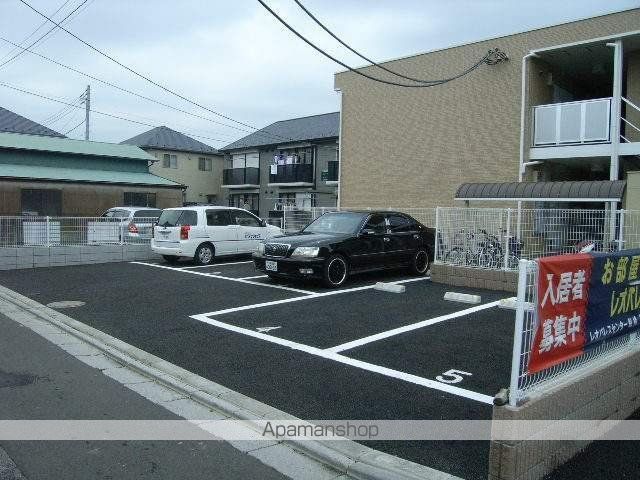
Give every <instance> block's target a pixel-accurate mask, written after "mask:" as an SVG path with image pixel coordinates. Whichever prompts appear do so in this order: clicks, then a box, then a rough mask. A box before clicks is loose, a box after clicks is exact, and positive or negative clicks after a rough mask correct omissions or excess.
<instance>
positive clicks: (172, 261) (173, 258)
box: [162, 255, 178, 265]
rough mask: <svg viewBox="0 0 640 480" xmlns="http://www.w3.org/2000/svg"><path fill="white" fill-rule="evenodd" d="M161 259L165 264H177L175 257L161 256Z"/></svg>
mask: <svg viewBox="0 0 640 480" xmlns="http://www.w3.org/2000/svg"><path fill="white" fill-rule="evenodd" d="M162 258H164V261H165V262H167V263H169V264H171V265H175V264H176V263H178V257H176V256H175V255H162Z"/></svg>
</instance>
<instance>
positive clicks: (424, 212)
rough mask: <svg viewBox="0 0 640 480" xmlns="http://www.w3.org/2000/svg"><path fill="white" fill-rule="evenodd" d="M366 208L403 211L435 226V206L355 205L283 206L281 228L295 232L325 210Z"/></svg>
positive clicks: (358, 209)
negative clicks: (379, 206) (369, 206)
mask: <svg viewBox="0 0 640 480" xmlns="http://www.w3.org/2000/svg"><path fill="white" fill-rule="evenodd" d="M368 210H376V211H381V210H382V211H385V210H386V211H393V212H403V213H406V214H407V215H411V216H412V217H413V218H415V219H416V220H418V221H419V222H421V223H422V224H424V225H426V226H427V227H432V228H435V221H436V209H435V208H403V207H398V208H391V207H389V208H375V209H372V208H368V207H365V208H356V207H348V208H345V207H340V208H339V207H312V208H306V209H302V208H296V207H291V206H288V207H285V208H284V215H283V229H284V230H285V231H286V232H287V233H290V232H297V231H300V230H302V229H303V228H304V227H306V226H307V225H308V224H309V223H311V222H312V221H313V220H315V219H316V218H318V217H319V216H320V215H323V214H325V213H327V212H338V211H368Z"/></svg>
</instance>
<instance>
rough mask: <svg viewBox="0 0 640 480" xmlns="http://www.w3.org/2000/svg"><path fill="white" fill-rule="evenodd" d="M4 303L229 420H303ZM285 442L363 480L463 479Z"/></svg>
mask: <svg viewBox="0 0 640 480" xmlns="http://www.w3.org/2000/svg"><path fill="white" fill-rule="evenodd" d="M2 303H4V304H5V308H0V312H2V313H4V314H5V315H7V316H10V317H11V318H13V319H14V320H16V321H20V320H19V318H20V317H21V316H22V317H23V318H22V320H24V321H25V322H27V323H28V320H29V319H28V318H24V317H25V312H28V313H30V314H31V315H33V316H36V317H37V318H38V319H40V320H42V321H45V322H48V323H50V324H52V325H54V326H56V327H58V328H60V329H61V330H63V331H65V332H67V333H69V334H71V335H73V336H75V337H77V338H78V339H80V340H82V341H83V342H86V343H88V344H90V345H92V346H93V347H95V348H97V349H98V350H100V351H101V352H103V353H104V355H106V356H107V357H110V358H111V359H113V360H115V361H116V362H118V363H120V364H122V365H125V366H127V367H128V368H130V369H132V370H134V371H136V372H138V373H140V374H142V375H144V376H146V377H149V378H150V379H152V380H153V381H154V382H156V383H158V384H161V385H163V386H165V387H168V388H170V389H172V390H174V391H176V392H178V393H180V394H181V395H184V396H185V397H188V398H191V399H192V400H194V401H196V402H198V403H200V404H202V405H204V406H205V407H207V408H210V409H212V410H217V411H218V412H220V413H222V414H223V415H224V416H227V417H230V418H234V419H240V420H256V419H265V418H268V419H271V420H299V419H298V418H296V417H294V416H292V415H289V414H288V413H286V412H283V411H281V410H278V409H276V408H273V407H271V406H269V405H267V404H264V403H262V402H259V401H257V400H254V399H252V398H249V397H247V396H245V395H242V394H240V393H238V392H235V391H233V390H230V389H228V388H226V387H224V386H222V385H220V384H218V383H215V382H212V381H210V380H207V379H206V378H204V377H200V376H199V375H196V374H194V373H191V372H189V371H188V370H185V369H183V368H181V367H178V366H176V365H174V364H172V363H170V362H167V361H165V360H162V359H161V358H159V357H156V356H155V355H152V354H150V353H147V352H145V351H143V350H140V349H138V348H136V347H134V346H132V345H129V344H127V343H125V342H123V341H121V340H118V339H117V338H115V337H112V336H111V335H108V334H106V333H104V332H101V331H100V330H97V329H95V328H93V327H90V326H89V325H86V324H84V323H82V322H79V321H77V320H74V319H73V318H71V317H68V316H67V315H64V314H62V313H60V312H57V311H55V310H52V309H51V308H49V307H46V306H44V305H42V304H39V303H37V302H35V301H34V300H31V299H30V298H27V297H25V296H23V295H21V294H19V293H17V292H14V291H12V290H10V289H8V288H6V287H2V286H0V306H2ZM7 306H8V307H9V308H6V307H7ZM281 443H283V444H286V445H288V446H289V447H291V448H292V449H293V450H295V451H298V452H300V453H303V454H305V455H307V456H309V457H312V458H313V459H315V460H316V461H318V462H320V463H321V464H323V465H325V466H327V467H329V468H332V469H334V470H336V471H337V472H339V473H341V474H344V475H348V476H349V477H351V478H355V479H359V480H418V479H421V480H425V479H426V480H461V479H459V477H455V476H453V475H450V474H448V473H445V472H441V471H439V470H435V469H432V468H429V467H426V466H423V465H419V464H417V463H414V462H411V461H408V460H404V459H402V458H399V457H396V456H393V455H389V454H387V453H383V452H380V451H378V450H374V449H372V448H369V447H366V446H364V445H361V444H359V443H357V442H354V441H351V440H343V441H333V442H331V441H322V440H305V441H289V440H287V441H284V442H281Z"/></svg>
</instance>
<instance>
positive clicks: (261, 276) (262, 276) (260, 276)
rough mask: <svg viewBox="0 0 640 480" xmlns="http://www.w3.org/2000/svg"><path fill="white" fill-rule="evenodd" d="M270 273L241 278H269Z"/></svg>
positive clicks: (242, 278) (241, 278)
mask: <svg viewBox="0 0 640 480" xmlns="http://www.w3.org/2000/svg"><path fill="white" fill-rule="evenodd" d="M268 276H269V275H254V276H253V277H240V280H251V279H252V278H267V277H268Z"/></svg>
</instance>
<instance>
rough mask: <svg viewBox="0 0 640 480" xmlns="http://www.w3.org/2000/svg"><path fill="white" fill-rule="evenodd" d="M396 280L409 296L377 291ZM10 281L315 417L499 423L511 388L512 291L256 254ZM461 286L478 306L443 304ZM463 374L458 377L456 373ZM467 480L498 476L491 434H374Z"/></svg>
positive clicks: (59, 271) (21, 275) (380, 445)
mask: <svg viewBox="0 0 640 480" xmlns="http://www.w3.org/2000/svg"><path fill="white" fill-rule="evenodd" d="M378 281H387V282H395V283H398V284H402V285H404V286H405V287H406V292H405V293H400V294H397V293H389V292H382V291H378V290H374V289H373V288H372V286H373V285H374V284H375V283H376V282H378ZM0 283H2V285H3V286H5V287H8V288H10V289H12V290H15V291H17V292H19V293H21V294H23V295H26V296H27V297H29V298H31V299H33V300H35V301H37V302H40V303H42V304H48V303H50V302H55V301H64V300H79V301H81V302H85V304H84V305H83V306H80V307H78V308H74V309H68V310H65V313H66V314H67V315H69V316H71V317H73V318H75V319H76V320H79V321H82V322H85V323H87V324H89V325H91V326H92V327H94V328H97V329H99V330H102V331H104V332H106V333H108V334H110V335H113V336H115V337H117V338H120V339H121V340H123V341H125V342H127V343H130V344H132V345H135V346H136V347H138V348H141V349H143V350H146V351H148V352H150V353H153V354H154V355H157V356H159V357H161V358H163V359H165V360H167V361H169V362H172V363H174V364H177V365H179V366H181V367H183V368H185V369H187V370H190V371H192V372H194V373H197V374H198V375H202V376H204V377H206V378H209V379H211V380H213V381H215V382H218V383H220V384H222V385H224V386H226V387H228V388H231V389H233V390H236V391H239V392H241V393H243V394H245V395H248V396H250V397H252V398H255V399H256V400H259V401H261V402H264V403H267V404H269V405H272V406H274V407H276V408H278V409H281V410H284V411H286V412H288V413H290V414H292V415H295V416H297V417H300V418H304V419H402V420H407V419H421V420H422V419H489V418H491V400H492V397H493V395H494V394H495V393H496V392H497V391H498V389H499V388H501V387H505V386H507V385H508V381H509V369H510V358H511V345H512V338H513V318H514V313H513V312H512V311H509V310H503V309H500V308H498V307H497V301H498V300H499V299H501V298H505V297H507V296H510V295H509V294H507V293H501V292H491V291H471V290H468V289H464V288H458V287H448V286H444V285H439V284H435V283H432V282H431V281H430V280H429V279H428V278H425V277H422V278H416V277H411V276H408V275H406V274H405V273H404V272H391V273H385V274H371V275H365V276H361V277H355V278H354V279H352V280H351V281H350V282H349V283H348V284H347V285H345V287H344V288H342V289H339V290H326V289H324V288H322V287H321V286H320V285H319V284H316V283H287V282H274V281H272V280H270V279H269V278H267V277H265V276H264V275H261V274H260V272H256V271H255V269H254V268H253V265H252V264H251V263H250V262H249V261H248V260H247V259H246V258H244V259H243V258H238V259H235V258H234V259H230V260H224V261H221V263H218V264H214V265H212V266H208V267H197V266H194V265H192V264H188V263H185V264H179V265H176V266H169V265H167V264H164V263H161V262H132V263H111V264H98V265H82V266H69V267H58V268H41V269H35V270H14V271H7V272H3V276H2V281H1V282H0ZM447 290H455V291H458V292H464V293H476V294H479V295H481V296H482V302H481V304H479V305H469V304H463V303H458V302H450V301H445V300H443V295H444V292H445V291H447ZM451 370H455V371H456V372H454V373H455V375H457V376H451V375H447V372H450V371H451ZM367 444H368V445H369V446H371V447H373V448H377V449H380V450H383V451H386V452H388V453H391V454H394V455H398V456H400V457H403V458H406V459H409V460H411V461H414V462H418V463H421V464H424V465H427V466H429V467H432V468H435V469H438V470H442V471H445V472H448V473H451V474H454V475H458V476H461V477H463V478H466V479H480V478H486V476H487V458H488V448H489V446H488V443H487V442H392V441H387V442H382V441H380V442H368V443H367Z"/></svg>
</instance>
